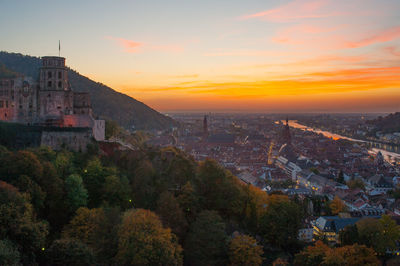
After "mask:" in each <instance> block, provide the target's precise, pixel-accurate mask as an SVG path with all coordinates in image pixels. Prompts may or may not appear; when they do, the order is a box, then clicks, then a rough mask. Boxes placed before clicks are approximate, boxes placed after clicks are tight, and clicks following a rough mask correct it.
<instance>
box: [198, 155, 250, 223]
mask: <svg viewBox="0 0 400 266" xmlns="http://www.w3.org/2000/svg"><path fill="white" fill-rule="evenodd" d="M196 184H197V189H198V194H199V196H200V204H201V206H202V208H203V209H209V210H217V211H218V212H219V213H220V214H221V215H222V216H224V217H237V218H238V217H240V215H241V213H242V210H243V209H244V207H245V206H244V202H245V198H246V194H245V191H244V189H243V185H241V184H240V183H239V180H238V179H237V178H236V177H234V176H233V175H232V174H230V173H229V172H227V171H226V170H225V169H223V168H222V167H221V166H220V165H218V164H217V163H216V162H215V161H213V160H205V161H204V162H202V163H200V165H199V168H198V171H197V177H196Z"/></svg>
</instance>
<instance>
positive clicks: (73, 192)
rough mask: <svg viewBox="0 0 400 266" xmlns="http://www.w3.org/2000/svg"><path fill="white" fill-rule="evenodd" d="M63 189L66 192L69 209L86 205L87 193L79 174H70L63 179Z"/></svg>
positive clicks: (73, 209)
mask: <svg viewBox="0 0 400 266" xmlns="http://www.w3.org/2000/svg"><path fill="white" fill-rule="evenodd" d="M65 191H66V192H67V194H66V196H67V203H68V207H69V209H70V211H72V212H73V211H75V210H76V209H77V208H79V207H82V206H86V203H87V198H88V193H87V190H86V189H85V186H84V185H83V182H82V178H81V177H80V176H79V175H76V174H74V175H70V176H69V177H68V178H67V179H66V180H65Z"/></svg>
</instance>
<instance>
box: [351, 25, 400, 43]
mask: <svg viewBox="0 0 400 266" xmlns="http://www.w3.org/2000/svg"><path fill="white" fill-rule="evenodd" d="M399 37H400V26H397V27H393V28H390V29H387V30H384V31H382V32H379V33H377V34H375V35H373V36H371V37H368V38H366V39H363V40H361V41H357V42H348V43H346V44H345V47H347V48H358V47H362V46H367V45H371V44H375V43H382V42H388V41H391V40H394V39H397V38H399Z"/></svg>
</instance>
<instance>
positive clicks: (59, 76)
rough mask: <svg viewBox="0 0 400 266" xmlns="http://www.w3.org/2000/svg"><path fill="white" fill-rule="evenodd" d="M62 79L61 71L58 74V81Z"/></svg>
mask: <svg viewBox="0 0 400 266" xmlns="http://www.w3.org/2000/svg"><path fill="white" fill-rule="evenodd" d="M61 77H62V74H61V71H59V72H58V78H59V79H60V78H61Z"/></svg>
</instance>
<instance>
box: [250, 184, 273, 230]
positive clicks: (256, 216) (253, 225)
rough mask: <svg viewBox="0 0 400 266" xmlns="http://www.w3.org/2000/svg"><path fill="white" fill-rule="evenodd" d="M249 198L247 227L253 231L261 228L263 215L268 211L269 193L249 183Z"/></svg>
mask: <svg viewBox="0 0 400 266" xmlns="http://www.w3.org/2000/svg"><path fill="white" fill-rule="evenodd" d="M245 191H246V194H247V198H246V201H245V211H244V212H245V213H244V215H245V221H244V222H245V223H246V227H247V228H249V229H250V230H252V231H253V232H258V230H259V229H260V222H261V217H263V215H264V214H265V213H266V212H267V207H268V203H269V197H268V194H267V193H265V191H262V190H261V189H259V188H257V187H255V186H252V185H248V186H246V187H245Z"/></svg>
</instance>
